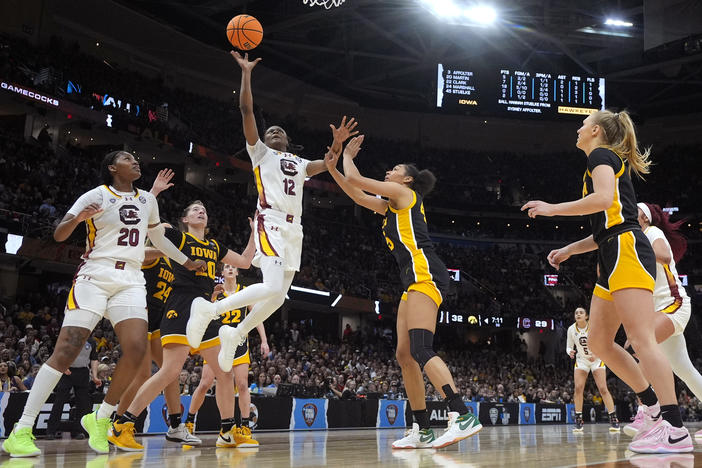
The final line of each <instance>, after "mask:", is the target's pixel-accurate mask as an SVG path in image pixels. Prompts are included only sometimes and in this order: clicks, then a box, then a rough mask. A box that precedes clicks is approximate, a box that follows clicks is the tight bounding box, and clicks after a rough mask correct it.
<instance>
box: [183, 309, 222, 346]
mask: <svg viewBox="0 0 702 468" xmlns="http://www.w3.org/2000/svg"><path fill="white" fill-rule="evenodd" d="M215 317H217V307H216V306H215V305H214V303H212V302H210V301H208V300H207V299H205V298H204V297H196V298H195V299H193V302H192V304H191V305H190V318H189V319H188V324H187V325H186V326H185V337H186V338H187V339H188V344H189V345H190V347H191V348H196V349H197V348H199V347H200V342H201V341H202V336H203V335H204V334H205V330H207V326H208V325H209V324H210V322H211V321H212V320H214V318H215Z"/></svg>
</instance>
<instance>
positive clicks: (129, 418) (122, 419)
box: [117, 411, 137, 424]
mask: <svg viewBox="0 0 702 468" xmlns="http://www.w3.org/2000/svg"><path fill="white" fill-rule="evenodd" d="M136 420H137V417H136V416H134V415H133V414H132V413H130V412H129V411H125V412H124V414H123V415H122V416H120V417H119V418H117V423H118V424H124V423H128V422H130V423H135V422H136Z"/></svg>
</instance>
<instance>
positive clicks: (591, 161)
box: [583, 147, 640, 245]
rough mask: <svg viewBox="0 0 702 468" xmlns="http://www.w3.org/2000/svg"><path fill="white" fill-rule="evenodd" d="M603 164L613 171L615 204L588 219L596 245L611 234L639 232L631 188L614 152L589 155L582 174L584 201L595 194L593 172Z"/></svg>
mask: <svg viewBox="0 0 702 468" xmlns="http://www.w3.org/2000/svg"><path fill="white" fill-rule="evenodd" d="M602 164H606V165H608V166H610V167H611V168H612V169H613V170H614V177H615V181H614V202H613V203H612V206H610V207H609V208H608V209H607V210H605V211H600V212H598V213H593V214H591V215H590V216H589V217H590V225H591V227H592V235H593V237H594V239H595V242H596V243H597V244H598V245H599V244H600V243H602V242H603V241H605V240H606V239H608V238H610V237H612V236H614V235H617V234H621V233H622V232H626V231H631V230H634V229H640V226H639V221H638V214H639V213H638V208H637V207H636V193H634V185H633V184H632V182H631V176H630V174H629V170H628V167H627V165H626V163H625V162H624V159H622V157H621V156H619V155H618V154H617V153H615V152H614V151H612V150H610V149H608V148H602V147H600V148H595V149H594V150H593V151H592V152H591V153H590V156H589V157H588V158H587V170H586V171H585V175H583V198H584V197H586V196H587V195H588V194H590V193H593V192H594V188H593V185H592V171H594V170H595V168H596V167H597V166H599V165H602Z"/></svg>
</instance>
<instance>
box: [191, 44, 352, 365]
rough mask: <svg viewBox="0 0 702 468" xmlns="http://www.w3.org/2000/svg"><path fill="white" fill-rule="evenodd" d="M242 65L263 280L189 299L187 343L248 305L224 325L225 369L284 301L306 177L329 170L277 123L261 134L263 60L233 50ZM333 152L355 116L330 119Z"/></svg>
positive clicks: (298, 243) (298, 240)
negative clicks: (303, 153)
mask: <svg viewBox="0 0 702 468" xmlns="http://www.w3.org/2000/svg"><path fill="white" fill-rule="evenodd" d="M232 56H234V58H235V59H236V61H237V63H238V64H239V66H240V67H241V71H242V74H241V92H240V94H239V106H240V110H241V115H242V118H243V123H244V136H245V137H246V149H247V150H248V153H249V156H250V158H251V162H252V164H253V169H254V176H255V179H256V187H257V189H258V207H257V208H258V213H257V215H256V219H255V225H254V229H255V231H256V255H255V257H254V260H253V264H254V265H255V266H257V267H259V268H261V272H262V273H263V282H262V283H258V284H254V285H251V286H249V287H248V288H246V289H243V290H241V291H239V292H237V293H235V294H232V295H231V296H229V297H227V298H225V299H223V300H221V301H218V302H216V303H211V302H209V301H207V300H205V299H203V298H199V299H196V300H195V301H193V303H192V308H191V313H190V319H189V320H188V326H187V333H186V335H187V338H188V343H189V344H190V346H192V347H194V348H197V347H198V346H199V345H200V341H201V339H202V336H203V334H204V332H205V330H206V328H207V325H208V324H209V322H210V321H211V320H213V318H216V317H218V316H219V315H220V314H223V313H225V312H226V311H229V310H235V309H239V308H241V307H244V306H247V305H252V304H255V305H254V306H253V308H252V309H251V312H250V313H249V314H248V315H247V316H246V318H245V319H244V320H243V321H242V322H241V323H240V324H239V326H237V327H230V326H222V327H221V328H220V334H219V337H220V341H221V344H222V348H221V350H220V353H219V358H218V361H219V365H220V367H221V368H222V370H224V371H225V372H229V370H231V368H232V362H233V358H234V355H235V353H236V348H237V347H238V346H239V345H240V344H241V343H243V341H244V340H245V339H246V337H247V336H248V334H249V332H250V331H251V330H253V329H254V328H255V327H256V326H257V325H258V324H259V323H262V322H263V321H264V320H265V319H267V318H268V317H269V316H270V315H271V314H272V313H273V312H275V311H276V310H277V309H278V308H279V307H280V306H281V305H282V304H283V302H284V301H285V295H286V293H287V291H288V289H289V288H290V285H291V284H292V280H293V277H294V275H295V272H296V271H298V270H299V269H300V257H301V255H302V224H301V215H302V194H303V185H304V183H305V179H306V178H307V177H312V176H314V175H317V174H319V173H321V172H324V171H326V170H327V168H326V165H325V163H324V160H323V159H319V160H316V161H308V160H307V159H303V158H301V157H299V156H297V155H295V154H293V153H290V152H289V149H290V142H289V139H288V136H287V134H286V133H285V131H284V130H283V129H282V128H280V127H277V126H273V127H270V128H269V129H267V130H266V132H265V134H264V137H263V141H261V140H260V139H259V136H258V128H257V127H256V119H255V117H254V113H253V96H252V94H251V70H252V69H253V68H254V67H255V66H256V64H257V63H258V62H259V61H260V60H261V59H260V58H258V59H256V60H254V61H252V62H250V61H249V59H248V54H246V55H245V56H244V57H242V56H241V55H239V53H237V52H232ZM330 127H331V129H332V134H333V137H334V142H333V144H332V146H333V147H334V149H335V150H336V152H340V151H341V146H342V144H343V142H344V141H346V139H347V138H349V137H350V136H352V135H355V134H356V133H358V132H353V129H354V128H355V127H356V122H355V121H354V119H351V120H350V121H349V122H346V117H344V119H343V120H342V121H341V124H340V125H339V128H336V127H334V126H333V125H330Z"/></svg>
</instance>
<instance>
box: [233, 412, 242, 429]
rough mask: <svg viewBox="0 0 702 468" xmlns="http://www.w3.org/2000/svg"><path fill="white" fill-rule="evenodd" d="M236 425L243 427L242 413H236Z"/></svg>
mask: <svg viewBox="0 0 702 468" xmlns="http://www.w3.org/2000/svg"><path fill="white" fill-rule="evenodd" d="M234 425H235V426H236V427H241V413H234Z"/></svg>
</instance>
